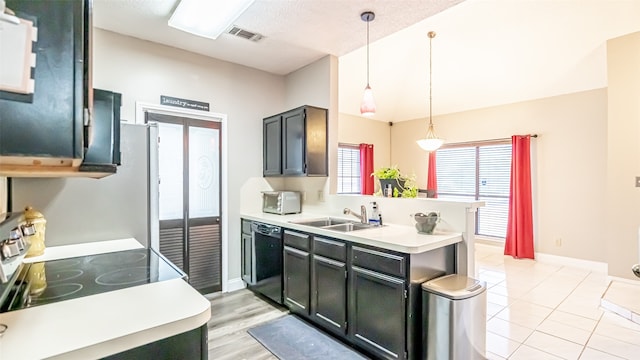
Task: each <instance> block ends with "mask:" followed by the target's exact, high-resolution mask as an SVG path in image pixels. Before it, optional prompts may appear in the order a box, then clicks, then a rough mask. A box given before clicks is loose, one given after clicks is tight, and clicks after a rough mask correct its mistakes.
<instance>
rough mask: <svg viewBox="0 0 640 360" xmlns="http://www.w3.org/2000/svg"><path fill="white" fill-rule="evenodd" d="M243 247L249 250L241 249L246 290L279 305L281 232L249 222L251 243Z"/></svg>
mask: <svg viewBox="0 0 640 360" xmlns="http://www.w3.org/2000/svg"><path fill="white" fill-rule="evenodd" d="M247 245H248V246H247ZM245 247H250V248H249V249H247V248H245V249H243V254H244V256H243V262H244V265H243V266H242V269H243V271H242V272H243V273H242V279H243V280H244V281H245V282H246V283H247V288H249V289H250V290H252V291H254V292H256V293H259V294H262V295H264V296H266V297H268V298H269V299H271V300H273V301H275V302H277V303H278V304H282V303H283V302H282V250H283V249H282V228H281V227H279V226H275V225H270V224H264V223H259V222H255V221H254V222H252V223H251V242H250V244H246V243H245Z"/></svg>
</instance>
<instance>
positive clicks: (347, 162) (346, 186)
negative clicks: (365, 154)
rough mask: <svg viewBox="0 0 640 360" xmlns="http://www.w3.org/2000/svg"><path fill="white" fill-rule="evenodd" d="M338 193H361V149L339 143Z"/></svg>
mask: <svg viewBox="0 0 640 360" xmlns="http://www.w3.org/2000/svg"><path fill="white" fill-rule="evenodd" d="M337 192H338V194H360V192H361V191H360V149H359V148H358V146H356V145H345V144H339V145H338V189H337Z"/></svg>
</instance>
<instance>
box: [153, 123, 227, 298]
mask: <svg viewBox="0 0 640 360" xmlns="http://www.w3.org/2000/svg"><path fill="white" fill-rule="evenodd" d="M147 120H148V121H155V122H157V123H158V133H159V137H160V142H159V145H158V148H159V154H158V158H159V160H158V163H159V165H158V167H159V169H158V170H159V174H160V179H159V180H160V181H159V192H160V196H159V201H158V203H159V219H160V241H159V242H160V252H161V253H162V254H163V255H164V256H165V257H167V258H168V259H169V260H171V261H172V262H173V263H174V264H176V265H177V266H179V267H180V268H181V269H182V270H183V271H184V272H185V273H187V274H188V275H189V283H190V284H191V285H192V286H193V287H194V288H196V289H197V290H198V291H200V292H201V293H203V294H206V293H211V292H215V291H220V290H221V289H222V282H221V279H222V274H221V270H222V265H221V258H222V256H221V254H222V249H221V236H220V233H221V229H220V149H221V146H220V145H221V144H220V138H221V137H220V124H219V123H216V122H210V121H200V120H194V119H186V118H181V117H174V116H167V115H160V114H147Z"/></svg>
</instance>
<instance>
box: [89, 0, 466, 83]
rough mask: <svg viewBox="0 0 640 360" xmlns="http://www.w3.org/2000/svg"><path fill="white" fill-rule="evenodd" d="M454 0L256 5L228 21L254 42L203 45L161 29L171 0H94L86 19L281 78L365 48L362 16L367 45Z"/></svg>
mask: <svg viewBox="0 0 640 360" xmlns="http://www.w3.org/2000/svg"><path fill="white" fill-rule="evenodd" d="M202 1H213V0H202ZM224 1H229V0H224ZM461 1H462V0H430V1H424V0H413V1H392V0H300V1H290V0H256V1H255V2H254V3H253V5H251V6H250V7H249V8H248V9H247V10H246V11H245V12H244V13H243V14H242V15H241V16H240V17H239V18H238V19H237V20H236V21H235V22H234V24H235V25H237V26H239V27H241V28H243V29H245V30H249V31H251V32H256V33H259V34H261V35H263V36H264V38H263V39H262V40H261V41H259V42H257V43H254V42H251V41H248V40H245V39H242V38H237V37H234V36H231V35H229V34H223V35H221V36H220V37H218V39H216V40H210V39H205V38H201V37H197V36H194V35H191V34H188V33H185V32H183V31H180V30H177V29H174V28H171V27H169V26H167V21H168V20H169V17H170V16H171V13H172V12H173V9H174V8H175V7H176V6H177V4H178V2H179V1H178V0H94V5H93V7H94V13H93V22H94V26H96V27H99V28H102V29H106V30H110V31H113V32H117V33H121V34H124V35H130V36H133V37H137V38H140V39H145V40H149V41H153V42H157V43H161V44H166V45H169V46H173V47H178V48H181V49H185V50H189V51H192V52H195V53H199V54H203V55H207V56H210V57H214V58H217V59H222V60H226V61H230V62H233V63H237V64H242V65H246V66H249V67H253V68H256V69H260V70H264V71H267V72H271V73H274V74H279V75H285V74H288V73H290V72H292V71H295V70H297V69H299V68H301V67H303V66H305V65H307V64H309V63H311V62H313V61H316V60H318V59H320V58H322V57H324V56H326V55H327V54H332V55H336V56H341V55H344V54H346V53H348V52H350V51H352V50H354V49H357V48H360V47H361V46H363V45H365V44H366V23H365V22H363V21H362V20H361V19H360V14H361V13H362V12H363V11H366V10H374V11H375V12H376V13H380V15H379V16H378V17H377V18H376V19H375V20H374V23H375V26H371V25H370V33H371V41H374V40H376V39H379V38H382V37H384V36H387V35H389V34H392V33H394V32H396V31H398V30H401V29H404V28H406V27H408V26H410V25H413V24H415V23H417V22H419V21H421V20H423V19H425V18H427V17H429V16H431V15H433V14H436V13H438V12H440V11H442V10H444V9H446V8H448V7H450V6H452V5H454V4H457V3H459V2H461ZM409 9H410V10H409ZM374 23H372V24H374Z"/></svg>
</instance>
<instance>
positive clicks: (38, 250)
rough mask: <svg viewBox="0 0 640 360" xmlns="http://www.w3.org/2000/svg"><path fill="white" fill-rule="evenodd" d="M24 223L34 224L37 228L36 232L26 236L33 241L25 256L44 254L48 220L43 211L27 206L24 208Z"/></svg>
mask: <svg viewBox="0 0 640 360" xmlns="http://www.w3.org/2000/svg"><path fill="white" fill-rule="evenodd" d="M22 217H23V219H22V222H21V223H22V224H23V225H25V226H29V225H33V226H34V227H35V229H36V233H35V234H33V236H29V237H26V238H25V239H26V240H27V241H29V242H30V243H31V247H30V248H29V251H27V255H25V257H31V256H39V255H42V254H44V249H45V246H44V231H45V229H46V227H47V220H46V219H45V218H44V216H43V215H42V213H40V212H39V211H38V210H35V209H34V208H32V207H31V206H27V207H26V208H25V209H24V214H23V215H22Z"/></svg>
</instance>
